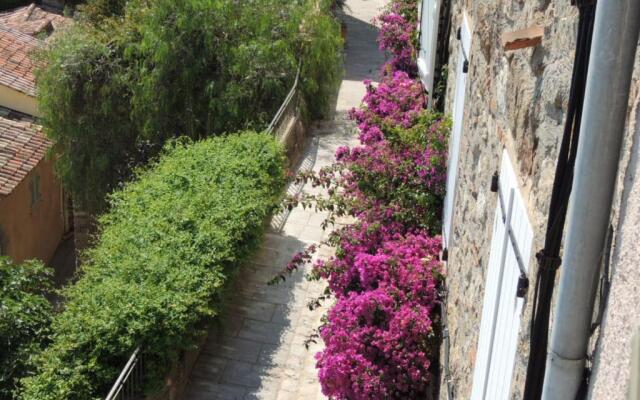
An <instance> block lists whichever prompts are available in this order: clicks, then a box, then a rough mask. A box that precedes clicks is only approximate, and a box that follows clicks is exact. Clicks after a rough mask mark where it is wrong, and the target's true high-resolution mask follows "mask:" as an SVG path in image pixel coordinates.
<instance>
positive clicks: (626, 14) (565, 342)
mask: <svg viewBox="0 0 640 400" xmlns="http://www.w3.org/2000/svg"><path fill="white" fill-rule="evenodd" d="M639 28H640V1H638V0H601V1H599V2H598V5H597V8H596V19H595V26H594V33H593V44H592V47H591V60H590V64H589V73H588V77H587V88H586V93H585V101H584V111H583V113H582V124H581V129H580V143H579V145H578V154H577V159H576V167H575V177H574V183H573V189H572V192H571V205H570V207H569V215H568V221H569V225H568V228H567V238H566V246H565V251H564V257H563V258H564V261H563V265H562V272H561V276H560V287H559V290H558V299H557V303H556V306H555V312H554V315H555V318H554V320H553V325H552V336H551V345H550V348H549V351H548V354H547V367H546V372H545V378H544V387H543V394H542V398H543V399H544V400H573V399H575V398H576V394H577V392H578V389H579V387H580V384H581V382H582V379H583V375H584V368H585V361H586V360H585V358H586V354H587V346H588V343H589V331H590V325H591V317H592V314H593V303H594V299H595V294H596V289H597V278H598V272H599V267H600V258H601V254H602V249H603V246H604V242H605V235H606V231H607V226H608V224H609V217H610V213H611V203H612V200H613V192H614V188H615V182H616V177H617V171H618V161H619V158H620V148H621V144H622V139H623V135H624V127H625V119H626V113H627V104H628V101H629V86H630V84H631V76H632V73H633V66H634V60H635V54H636V47H637V45H638V32H639Z"/></svg>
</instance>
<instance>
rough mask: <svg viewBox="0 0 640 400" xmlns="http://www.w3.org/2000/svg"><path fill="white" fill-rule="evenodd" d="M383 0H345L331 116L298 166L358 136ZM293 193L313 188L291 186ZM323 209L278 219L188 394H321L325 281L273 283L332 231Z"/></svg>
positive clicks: (199, 398) (205, 398)
mask: <svg viewBox="0 0 640 400" xmlns="http://www.w3.org/2000/svg"><path fill="white" fill-rule="evenodd" d="M383 1H384V0H348V1H347V7H346V10H345V15H344V16H343V18H344V21H345V23H346V25H347V43H346V46H345V50H346V61H345V77H344V79H343V81H342V85H341V87H340V91H339V93H338V97H337V102H336V112H335V116H334V118H333V120H331V121H324V122H321V123H318V124H315V126H314V127H313V128H312V131H311V139H310V143H309V147H308V149H307V151H306V153H305V157H304V159H303V161H302V162H301V165H300V166H299V168H300V169H310V168H312V169H314V170H317V169H319V168H322V167H323V166H325V165H328V164H330V163H331V162H332V160H333V155H334V153H335V150H336V149H337V148H338V147H339V146H343V145H349V144H353V143H354V141H355V140H356V134H355V127H354V126H353V123H352V122H350V121H347V120H346V111H347V110H348V109H350V108H352V107H354V106H357V105H358V104H359V103H360V101H361V99H362V97H363V96H364V85H363V84H362V80H363V79H367V78H374V79H375V77H376V76H377V74H378V68H379V65H380V64H381V63H382V61H383V60H381V55H380V53H379V51H378V50H377V46H376V43H375V37H376V35H377V30H376V29H375V28H374V27H373V26H372V25H371V19H372V18H373V17H374V16H375V15H377V14H378V12H379V10H380V8H381V7H382V5H383ZM288 190H289V191H290V192H295V191H300V190H304V191H307V192H312V191H313V189H311V188H309V187H296V186H291V187H289V189H288ZM324 217H325V215H322V214H318V213H314V212H313V211H310V210H306V211H305V210H303V209H301V208H296V209H294V210H292V211H291V212H289V213H286V214H283V215H277V216H275V217H274V218H273V221H272V223H271V228H270V229H269V231H268V232H267V234H266V236H265V239H264V242H263V244H262V246H261V248H260V250H259V252H258V254H257V255H256V256H255V258H254V259H253V260H252V261H251V262H250V263H249V264H248V265H246V266H244V267H243V268H242V270H241V271H240V273H239V276H238V277H237V278H236V285H235V287H234V288H233V290H232V291H231V292H232V293H231V294H230V298H229V300H228V306H227V307H226V311H225V314H224V315H222V316H221V318H220V324H219V325H220V326H219V327H218V328H214V329H213V331H212V332H210V334H209V337H208V339H207V342H206V344H205V347H204V350H203V352H202V354H201V355H200V358H199V359H198V361H197V363H196V366H195V368H194V371H193V373H192V375H191V380H190V383H189V390H188V395H187V397H186V398H187V399H188V400H214V399H223V400H227V399H273V400H284V399H305V400H312V399H322V398H324V397H323V396H322V393H321V391H320V385H319V383H318V379H317V372H316V370H315V359H314V355H315V353H316V352H317V351H319V350H320V349H321V342H320V343H316V344H311V345H310V347H309V349H306V348H305V341H306V339H307V338H308V337H309V336H310V335H311V334H312V333H314V331H315V330H316V328H317V327H318V326H319V325H320V319H321V317H322V315H323V314H324V313H325V312H326V308H318V309H316V310H314V311H311V310H309V308H308V307H307V303H308V302H309V301H310V300H311V299H314V298H317V297H318V296H319V295H321V294H322V292H323V291H324V287H325V284H324V283H323V282H308V281H307V280H305V278H304V274H305V271H298V272H297V273H295V274H294V275H293V276H292V277H290V278H289V279H288V280H287V282H285V283H283V284H280V285H277V286H268V285H267V284H266V282H267V281H268V280H269V279H270V278H272V277H273V276H274V275H275V274H276V273H277V272H279V271H280V270H281V269H282V268H283V266H284V265H286V263H287V262H288V261H289V259H290V258H291V256H292V255H293V254H294V253H295V252H297V251H299V250H301V249H302V248H303V247H305V246H306V245H308V244H311V243H317V242H319V241H321V240H322V239H324V238H325V237H326V235H327V233H326V232H324V231H323V230H322V228H321V223H322V221H323V220H324ZM329 252H330V250H329V249H322V250H321V251H320V254H319V255H320V256H327V255H328V254H329Z"/></svg>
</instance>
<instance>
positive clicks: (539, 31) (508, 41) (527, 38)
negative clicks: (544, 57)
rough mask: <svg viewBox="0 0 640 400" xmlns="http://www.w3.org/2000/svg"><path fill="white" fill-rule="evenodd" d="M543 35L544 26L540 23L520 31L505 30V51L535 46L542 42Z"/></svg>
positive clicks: (503, 35)
mask: <svg viewBox="0 0 640 400" xmlns="http://www.w3.org/2000/svg"><path fill="white" fill-rule="evenodd" d="M543 35H544V27H542V26H540V25H535V26H531V27H529V28H526V29H521V30H519V31H513V32H505V33H503V34H502V47H504V49H505V51H510V50H518V49H524V48H525V47H535V46H537V45H539V44H540V43H542V36H543Z"/></svg>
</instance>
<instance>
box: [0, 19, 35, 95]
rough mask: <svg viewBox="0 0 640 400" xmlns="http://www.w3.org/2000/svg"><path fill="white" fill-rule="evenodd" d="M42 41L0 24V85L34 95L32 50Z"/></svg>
mask: <svg viewBox="0 0 640 400" xmlns="http://www.w3.org/2000/svg"><path fill="white" fill-rule="evenodd" d="M42 43H43V42H42V41H40V40H38V39H36V38H34V37H33V36H29V35H27V34H24V33H22V32H19V31H16V30H14V29H11V28H7V27H6V26H3V25H1V24H0V85H4V86H8V87H10V88H12V89H15V90H17V91H20V92H22V93H25V94H27V95H29V96H35V95H36V78H35V76H34V70H35V68H36V67H37V62H36V61H35V60H34V58H33V54H32V53H33V51H34V50H36V49H38V48H39V47H40V46H42Z"/></svg>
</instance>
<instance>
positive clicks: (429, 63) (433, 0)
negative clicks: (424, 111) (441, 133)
mask: <svg viewBox="0 0 640 400" xmlns="http://www.w3.org/2000/svg"><path fill="white" fill-rule="evenodd" d="M441 3H442V1H441V0H422V8H421V12H420V50H419V52H418V71H419V73H420V80H422V84H423V85H424V88H425V89H426V90H427V92H428V93H429V105H431V99H432V95H433V77H434V73H435V65H436V49H437V46H438V23H439V19H440V5H441Z"/></svg>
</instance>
